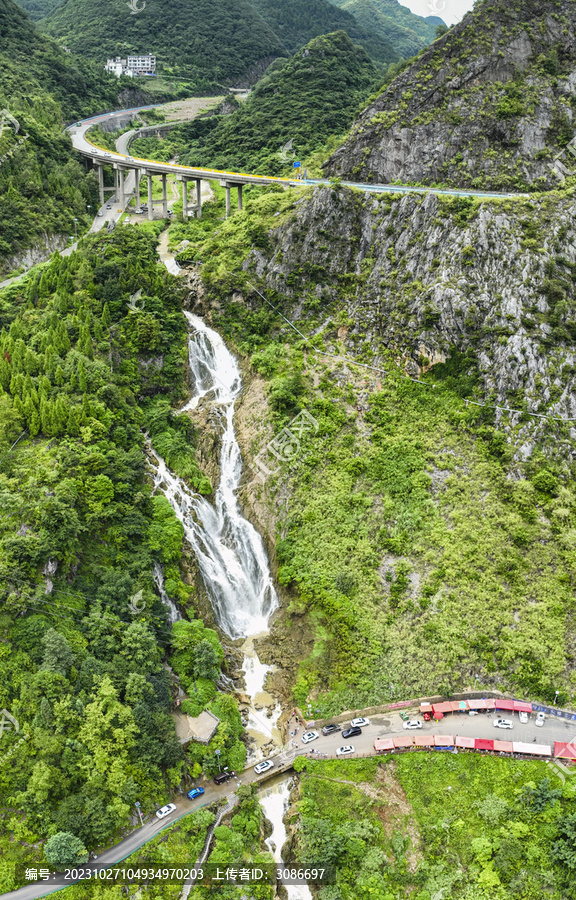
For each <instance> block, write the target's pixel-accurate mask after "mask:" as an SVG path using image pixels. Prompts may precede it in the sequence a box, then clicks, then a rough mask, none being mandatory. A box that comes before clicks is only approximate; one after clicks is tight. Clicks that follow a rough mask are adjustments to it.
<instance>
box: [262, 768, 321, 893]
mask: <svg viewBox="0 0 576 900" xmlns="http://www.w3.org/2000/svg"><path fill="white" fill-rule="evenodd" d="M291 788H292V778H291V777H289V778H282V779H278V780H276V779H275V780H274V781H272V782H269V783H268V784H267V785H266V786H265V787H263V788H262V789H261V791H260V793H259V800H260V805H261V806H262V808H263V809H264V813H265V815H266V818H267V819H268V821H269V822H270V823H271V825H272V834H271V835H270V837H269V838H266V845H267V847H268V849H269V850H270V852H271V853H272V855H273V856H274V861H275V862H277V863H282V862H283V860H282V847H283V846H284V843H285V841H286V838H287V833H286V826H285V824H284V816H285V815H286V812H287V810H288V804H289V801H290V790H291ZM284 887H285V888H286V893H287V894H288V900H312V894H311V893H310V888H309V887H308V885H307V884H286V885H284Z"/></svg>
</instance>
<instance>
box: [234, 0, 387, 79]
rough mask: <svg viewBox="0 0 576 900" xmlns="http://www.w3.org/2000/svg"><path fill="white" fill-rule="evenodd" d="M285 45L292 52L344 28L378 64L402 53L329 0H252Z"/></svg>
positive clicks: (384, 37)
mask: <svg viewBox="0 0 576 900" xmlns="http://www.w3.org/2000/svg"><path fill="white" fill-rule="evenodd" d="M251 2H252V5H253V6H254V7H255V8H256V9H257V10H258V12H259V13H260V14H261V16H262V18H263V19H265V20H266V22H268V23H269V25H270V26H271V27H272V28H273V29H274V31H275V32H276V34H277V35H278V36H279V37H280V39H281V40H282V42H283V44H284V45H285V46H286V48H287V49H288V50H289V51H290V52H291V53H294V52H296V50H298V49H299V48H300V47H303V46H304V44H307V43H308V42H309V41H310V40H311V39H312V38H314V37H318V36H319V35H321V34H329V33H330V32H331V31H345V32H346V34H347V35H348V36H349V37H350V38H351V40H353V41H354V43H355V44H360V46H362V47H363V48H364V50H365V51H366V52H367V53H368V55H369V56H370V57H371V58H372V59H373V60H374V61H375V62H377V63H380V64H384V65H388V64H390V63H392V62H397V61H398V59H399V58H400V56H402V55H404V54H403V53H402V51H401V49H400V47H397V46H396V45H395V43H394V41H393V40H390V38H389V37H388V36H387V35H385V34H383V33H379V32H378V31H376V30H374V29H371V28H365V27H364V26H363V24H362V23H359V22H358V21H357V19H356V18H355V17H354V16H353V15H351V14H350V13H349V12H348V11H346V10H340V9H336V8H335V7H334V6H332V5H331V3H330V2H329V0H251Z"/></svg>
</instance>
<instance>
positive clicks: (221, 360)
mask: <svg viewBox="0 0 576 900" xmlns="http://www.w3.org/2000/svg"><path fill="white" fill-rule="evenodd" d="M185 315H186V317H187V319H188V322H189V324H190V337H189V344H188V352H189V360H190V370H191V372H192V376H193V380H194V395H193V397H192V399H191V400H190V402H189V403H188V404H187V405H186V406H185V407H184V409H194V408H195V407H196V406H197V405H198V403H199V401H200V400H202V399H203V400H204V402H209V403H210V404H211V405H212V408H213V410H214V414H215V416H216V417H217V419H218V422H219V424H220V427H221V431H222V435H221V439H222V448H221V452H220V482H219V486H218V489H217V491H216V496H215V498H214V500H215V502H214V504H211V503H210V502H209V501H208V500H207V499H206V498H205V497H203V496H201V495H200V494H196V493H194V491H192V490H191V489H190V488H189V487H188V486H187V485H186V484H185V483H184V482H183V481H182V480H181V479H180V478H178V477H177V476H176V475H174V474H173V473H172V472H171V471H170V470H169V469H168V467H167V466H166V463H165V462H164V460H163V459H161V457H159V456H158V454H156V453H154V456H155V457H156V462H152V467H153V469H154V484H155V487H156V488H161V490H162V491H163V492H164V494H165V496H166V497H167V498H168V500H169V501H170V503H171V504H172V507H173V509H174V512H175V513H176V516H177V517H178V519H179V520H180V521H181V522H182V525H183V526H184V533H185V536H186V540H187V541H188V542H189V544H190V545H191V547H192V549H193V550H194V553H195V555H196V558H197V560H198V564H199V566H200V571H201V574H202V577H203V580H204V584H205V585H206V590H207V592H208V594H209V596H210V599H211V601H212V606H213V609H214V614H215V616H216V619H217V621H218V624H219V625H220V627H221V628H222V630H223V631H225V632H226V634H228V635H229V636H230V637H231V638H239V637H246V636H248V635H256V634H259V633H260V632H263V631H266V630H267V623H268V618H269V616H270V614H271V613H272V611H273V610H274V609H275V608H276V607H277V605H278V597H277V595H276V591H275V589H274V584H273V581H272V576H271V574H270V569H269V566H268V559H267V556H266V552H265V550H264V544H263V542H262V538H261V537H260V535H259V534H258V532H257V531H256V529H255V528H254V526H253V525H252V524H251V523H250V522H248V521H247V519H245V518H244V516H243V515H242V513H241V511H240V506H239V504H238V500H237V497H236V491H237V489H238V484H239V482H240V476H241V474H242V459H241V455H240V447H239V445H238V441H237V440H236V434H235V431H234V422H233V418H234V404H235V402H236V399H237V397H238V395H239V393H240V390H241V386H242V381H241V377H240V370H239V368H238V364H237V362H236V360H235V359H234V357H233V356H232V354H231V353H230V351H229V350H228V348H227V347H226V345H225V343H224V341H223V340H222V338H221V337H220V335H219V334H217V332H215V331H213V330H212V329H211V328H208V326H207V325H206V324H205V323H204V322H203V320H202V319H200V318H199V317H198V316H195V315H192V314H191V313H188V312H187V313H185Z"/></svg>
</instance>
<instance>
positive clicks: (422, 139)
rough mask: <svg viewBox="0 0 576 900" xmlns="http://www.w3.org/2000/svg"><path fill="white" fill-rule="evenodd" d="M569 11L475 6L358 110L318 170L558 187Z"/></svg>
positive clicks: (567, 111) (567, 102) (568, 128)
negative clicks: (347, 132) (346, 133)
mask: <svg viewBox="0 0 576 900" xmlns="http://www.w3.org/2000/svg"><path fill="white" fill-rule="evenodd" d="M575 30H576V6H575V5H574V3H573V2H571V0H558V2H552V0H538V2H536V0H527V2H515V3H510V2H508V0H484V2H482V3H478V4H476V6H475V8H474V10H473V11H472V12H470V13H468V15H467V16H466V17H465V18H464V19H463V21H462V22H461V23H459V24H458V25H456V26H455V27H454V28H453V29H452V30H451V31H449V32H448V33H447V34H446V35H444V36H443V37H442V38H440V39H439V40H437V41H435V43H434V44H432V46H431V47H429V48H428V49H427V50H425V51H424V52H423V53H422V54H421V55H420V56H419V57H418V59H417V60H416V62H415V63H414V64H413V65H412V66H410V67H409V68H408V69H406V70H405V71H404V72H403V73H402V74H401V75H400V76H399V77H398V78H396V79H395V81H394V82H393V83H392V84H391V85H390V86H389V87H388V88H387V89H386V90H385V91H384V92H383V93H382V94H381V95H380V96H379V97H378V98H377V99H375V100H374V101H373V102H371V103H370V104H369V105H368V107H367V108H366V109H365V110H364V112H363V113H362V115H361V116H360V118H359V119H358V121H357V122H356V124H355V125H354V126H353V128H352V131H351V133H350V135H349V137H348V139H347V141H346V142H345V144H344V145H343V146H342V147H341V148H340V149H339V150H338V151H337V152H336V153H335V154H334V155H333V156H332V158H331V159H330V160H329V161H328V163H327V164H326V167H325V168H326V172H327V173H328V174H329V175H342V176H346V177H350V178H354V179H356V180H361V181H374V182H393V181H395V180H401V181H403V182H412V183H414V182H416V183H418V182H422V183H425V184H433V183H437V182H443V183H447V184H453V185H460V186H469V187H476V188H479V189H484V188H490V189H495V190H509V189H513V190H518V189H521V190H525V189H528V190H530V189H546V188H550V187H554V186H557V185H558V177H557V176H556V175H555V174H554V171H553V160H554V158H555V156H556V155H557V154H558V153H560V152H562V149H563V148H564V147H565V146H566V145H567V144H568V142H569V141H570V140H571V138H572V136H573V134H574V130H575V127H576V123H575V122H574V104H575V103H576V38H575V37H574V34H575Z"/></svg>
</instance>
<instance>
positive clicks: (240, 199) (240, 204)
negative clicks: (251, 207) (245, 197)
mask: <svg viewBox="0 0 576 900" xmlns="http://www.w3.org/2000/svg"><path fill="white" fill-rule="evenodd" d="M242 187H243V185H241V184H239V185H238V209H242Z"/></svg>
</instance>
